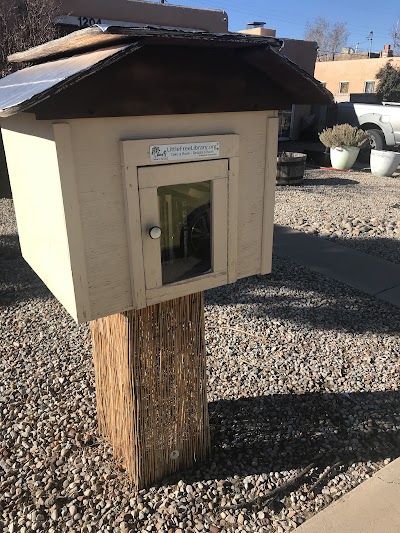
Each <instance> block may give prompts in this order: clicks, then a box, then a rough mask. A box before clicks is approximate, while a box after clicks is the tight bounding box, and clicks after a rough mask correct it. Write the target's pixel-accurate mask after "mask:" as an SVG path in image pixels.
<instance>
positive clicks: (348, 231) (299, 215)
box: [275, 169, 400, 263]
mask: <svg viewBox="0 0 400 533" xmlns="http://www.w3.org/2000/svg"><path fill="white" fill-rule="evenodd" d="M396 198H400V178H399V177H395V178H394V177H389V178H387V177H382V178H379V177H377V176H373V175H371V174H370V173H367V172H361V171H351V172H346V173H344V172H340V171H326V170H323V169H307V170H306V171H305V180H304V183H303V185H301V186H290V187H289V186H288V187H278V188H277V189H276V204H275V222H276V223H277V224H281V225H284V226H290V227H292V228H294V229H297V230H299V231H303V232H304V233H308V234H314V235H318V236H320V237H323V238H327V239H333V240H336V241H338V242H339V243H340V244H343V245H346V246H351V247H353V248H357V249H359V250H360V251H363V252H366V253H368V254H372V255H376V256H378V257H381V258H382V259H386V260H387V261H392V262H394V263H400V242H399V238H400V204H398V203H395V199H396Z"/></svg>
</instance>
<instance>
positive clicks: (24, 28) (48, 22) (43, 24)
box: [0, 0, 59, 77]
mask: <svg viewBox="0 0 400 533" xmlns="http://www.w3.org/2000/svg"><path fill="white" fill-rule="evenodd" d="M6 4H8V3H7V2H6V3H4V2H2V3H1V4H0V77H2V76H5V75H6V74H9V73H10V72H12V70H13V69H14V68H15V67H13V66H12V65H10V64H8V63H7V56H9V55H10V54H13V53H14V52H19V51H22V50H26V49H28V48H31V47H33V46H37V45H39V44H42V43H44V42H46V41H50V40H52V39H54V38H55V37H57V36H58V30H57V28H56V26H55V24H54V18H55V16H56V15H57V13H58V10H59V5H58V4H57V3H56V2H54V1H53V0H25V1H24V4H23V5H22V6H19V7H16V6H15V3H13V4H12V5H11V6H10V5H6Z"/></svg>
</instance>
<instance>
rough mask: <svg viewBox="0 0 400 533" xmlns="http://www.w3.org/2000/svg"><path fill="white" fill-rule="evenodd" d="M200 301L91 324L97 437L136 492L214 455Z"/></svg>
mask: <svg viewBox="0 0 400 533" xmlns="http://www.w3.org/2000/svg"><path fill="white" fill-rule="evenodd" d="M203 305H204V304H203V294H202V293H197V294H192V295H189V296H183V297H181V298H177V299H175V300H170V301H167V302H163V303H160V304H156V305H152V306H150V307H146V308H145V309H141V310H139V311H128V312H126V313H123V314H118V315H113V316H109V317H106V318H101V319H99V320H96V321H93V322H91V331H92V339H93V358H94V366H95V375H96V397H97V415H98V422H99V429H100V431H101V433H103V434H104V435H106V436H107V437H108V439H109V440H110V442H111V445H112V447H113V451H114V454H115V456H116V457H120V458H121V459H122V461H123V464H124V465H125V467H126V469H127V471H128V473H129V474H130V476H131V478H132V480H133V482H134V484H135V486H136V487H138V488H143V487H146V486H148V485H150V484H151V483H152V482H154V481H155V480H157V479H160V478H162V477H164V476H166V475H167V474H170V473H172V472H175V471H176V470H181V469H184V468H187V467H190V466H192V464H193V461H194V460H196V461H202V460H203V459H204V458H205V457H206V456H207V453H208V451H209V445H210V432H209V425H208V410H207V398H206V361H205V349H204V309H203Z"/></svg>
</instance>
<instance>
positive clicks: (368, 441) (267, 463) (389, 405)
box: [172, 391, 400, 483]
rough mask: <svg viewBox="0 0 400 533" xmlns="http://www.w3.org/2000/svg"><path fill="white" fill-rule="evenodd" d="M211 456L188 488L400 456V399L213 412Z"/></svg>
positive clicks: (356, 398) (278, 402)
mask: <svg viewBox="0 0 400 533" xmlns="http://www.w3.org/2000/svg"><path fill="white" fill-rule="evenodd" d="M209 413H210V425H211V432H212V452H211V458H210V460H209V461H208V462H206V463H203V464H202V465H200V467H197V470H196V471H195V470H191V471H187V472H186V473H183V474H182V472H181V473H180V474H177V475H176V476H172V477H173V478H174V479H175V478H176V479H177V480H179V479H184V480H185V481H186V482H187V483H192V482H193V481H199V480H200V479H203V478H204V477H205V479H209V478H217V479H224V478H226V477H228V476H234V475H236V474H237V475H239V476H247V475H254V474H263V473H269V472H282V471H287V470H292V469H300V468H303V467H305V466H307V465H308V464H310V463H312V462H314V461H315V460H316V458H317V456H318V460H317V462H318V465H319V466H320V467H325V466H329V465H332V464H333V463H334V462H336V461H337V459H340V460H343V463H345V464H351V463H355V462H359V461H363V462H367V461H378V460H384V459H386V458H396V457H398V456H399V455H400V392H397V391H385V392H372V393H367V392H363V393H352V394H333V393H332V394H330V393H323V394H317V393H312V394H311V393H310V394H304V395H295V394H293V395H288V394H286V395H271V396H260V397H256V398H243V399H238V400H229V401H228V400H220V401H216V402H212V403H210V404H209Z"/></svg>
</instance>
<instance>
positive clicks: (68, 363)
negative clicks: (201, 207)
mask: <svg viewBox="0 0 400 533" xmlns="http://www.w3.org/2000/svg"><path fill="white" fill-rule="evenodd" d="M346 176H348V175H347V174H346ZM314 178H316V179H318V180H319V179H320V177H319V178H318V176H317V175H314ZM314 178H313V177H310V180H309V181H312V179H314ZM324 179H325V178H324ZM328 179H333V178H328ZM335 179H336V180H338V179H339V178H337V177H336V178H335ZM340 179H345V178H340ZM346 179H352V180H353V181H359V182H360V183H363V184H364V185H365V187H366V188H367V191H368V193H370V188H371V187H372V185H373V183H372V178H368V179H367V178H365V179H364V177H363V176H361V177H359V176H358V174H357V175H355V176H351V175H350V176H348V177H346ZM363 180H364V181H363ZM368 180H370V181H368ZM374 180H376V178H374ZM389 181H390V180H389ZM389 181H386V179H382V181H379V183H380V184H381V185H380V186H382V187H387V191H388V192H387V195H385V194H383V193H382V190H381V191H380V193H382V194H381V196H382V203H379V202H377V197H378V193H377V194H376V196H375V197H373V198H374V203H375V204H377V205H376V211H377V213H376V215H373V213H372V208H371V209H370V210H369V213H368V216H367V214H366V213H365V212H364V211H365V210H366V205H367V204H366V203H368V202H369V200H368V199H367V197H368V195H363V194H361V192H360V193H359V194H358V193H357V191H358V189H356V185H354V184H353V185H351V187H353V189H354V190H353V189H351V188H350V185H348V186H347V189H346V193H343V192H340V193H339V192H338V191H337V190H336V189H338V187H339V185H340V186H342V183H341V182H340V183H339V184H338V185H337V186H336V185H332V184H330V185H315V186H312V185H309V184H308V182H307V183H306V185H305V186H304V187H303V189H301V188H299V187H296V188H291V189H290V190H289V189H288V190H285V191H284V192H282V188H280V189H279V191H277V219H278V221H279V223H285V224H286V225H292V227H295V223H294V221H293V218H292V217H293V216H294V215H293V214H297V218H298V219H300V217H301V222H299V223H298V227H300V228H301V227H303V228H306V224H309V228H310V229H309V230H306V229H303V230H302V231H313V232H317V233H318V232H319V228H321V231H322V230H324V232H327V233H329V232H331V230H332V231H333V230H335V232H336V234H337V239H340V242H342V240H343V241H344V240H346V239H347V237H346V235H347V232H348V231H353V230H350V229H346V227H345V225H347V228H349V227H351V228H355V229H360V235H359V236H358V237H357V239H358V241H365V242H367V241H368V240H369V238H370V237H369V235H370V234H371V232H373V231H375V230H374V228H376V227H380V228H382V229H381V230H380V231H382V232H383V233H382V234H384V235H385V238H386V239H387V240H389V239H392V240H393V239H394V238H395V237H394V234H395V231H397V230H398V229H399V224H398V218H396V216H397V214H396V213H398V211H396V210H395V209H394V208H393V209H391V208H390V209H389V207H390V206H389V207H388V205H389V204H390V201H389V200H388V196H390V195H392V197H395V196H396V195H395V194H394V190H393V187H396V186H397V185H396V183H395V181H394V180H393V181H390V183H389ZM307 187H314V188H315V192H313V191H314V189H312V190H308V189H306V188H307ZM351 191H353V192H351ZM328 193H329V194H328ZM350 193H351V194H350ZM308 195H310V198H312V200H311V199H310V200H309V199H308ZM313 195H314V196H313ZM329 195H333V196H334V198H335V199H336V198H339V199H338V205H339V206H340V205H342V204H341V202H344V201H345V198H346V197H347V198H352V200H351V201H350V199H348V200H347V202H348V203H347V204H346V206H347V207H346V209H344V208H343V209H342V208H340V210H341V211H340V213H339V208H338V209H337V210H336V213H335V210H334V209H333V205H336V204H335V202H333V201H332V200H329ZM351 195H352V196H351ZM326 196H327V198H325V197H326ZM364 196H365V197H364ZM398 196H399V195H398V194H397V197H398ZM317 199H318V201H317ZM285 202H286V204H285V205H286V207H284V206H283V205H282V204H283V203H285ZM328 206H329V209H328ZM352 206H354V207H352ZM357 206H359V207H357ZM382 206H386V207H384V208H383V207H382ZM350 208H351V209H350ZM382 209H386V211H387V212H382ZM336 215H337V218H339V216H340V217H341V218H340V220H339V222H338V223H337V224H336V223H335V224H336V225H335V224H334V223H333V221H334V218H335V217H336ZM374 216H375V218H376V220H373V217H374ZM335 220H336V218H335ZM343 221H344V222H343ZM342 222H343V223H342ZM296 224H297V223H296ZM362 227H368V228H372V229H371V230H369V231H364V232H361V228H362ZM340 232H341V233H340ZM392 234H393V236H392ZM16 235H17V228H16V224H15V218H14V214H13V209H12V202H11V201H10V200H3V199H1V200H0V276H1V277H0V289H1V291H2V309H1V311H0V313H1V315H0V316H1V319H0V338H1V339H2V357H1V359H0V375H1V380H0V405H1V408H0V421H1V428H2V429H1V433H0V491H1V493H2V515H1V522H2V523H1V524H0V525H1V527H3V528H4V530H5V531H7V530H8V531H10V530H12V531H21V532H22V533H23V532H24V531H26V532H27V531H49V533H50V532H51V531H54V532H56V531H64V530H68V531H71V532H74V531H82V532H84V533H86V532H87V533H94V532H96V531H105V532H107V531H110V532H113V533H114V532H115V533H117V532H118V531H120V533H125V532H130V531H144V532H145V531H149V532H154V531H157V528H158V530H159V531H166V532H168V533H170V532H172V533H173V532H176V533H183V532H186V531H210V532H211V533H219V532H221V533H223V532H224V531H232V532H235V533H236V532H237V531H249V532H253V531H257V532H260V533H264V532H265V533H267V532H270V531H271V532H274V533H276V532H278V531H282V532H287V531H290V530H292V529H294V528H295V527H296V526H297V525H300V524H301V523H302V522H304V520H305V518H306V517H307V518H308V517H310V516H312V515H313V514H315V513H316V512H318V511H319V510H321V509H323V508H324V507H326V505H328V504H329V503H331V502H332V501H335V500H336V499H337V498H339V497H340V495H342V494H344V493H346V492H348V491H349V490H351V489H352V488H354V487H355V486H357V485H358V484H360V483H361V482H363V481H364V480H365V479H368V477H370V476H372V475H374V473H375V472H376V471H377V470H379V469H380V468H382V467H383V466H384V464H388V463H389V462H390V461H391V460H392V459H393V458H394V457H397V455H398V446H397V443H396V442H394V441H393V440H392V437H391V436H392V435H395V434H396V433H398V432H399V431H400V414H399V413H400V399H399V397H398V393H397V390H398V384H399V382H400V381H399V380H400V369H399V364H398V345H399V344H398V343H399V338H398V332H399V330H400V319H399V315H398V313H396V312H393V308H392V307H391V306H390V305H389V304H384V303H383V302H379V301H378V300H375V299H374V298H372V297H370V296H367V295H364V294H361V293H358V292H357V291H353V290H352V289H350V288H348V287H345V286H343V285H341V284H339V283H336V282H334V281H331V280H329V279H327V278H324V277H323V276H321V275H318V274H315V273H312V272H309V271H306V270H304V269H302V268H301V267H298V266H296V265H295V264H293V263H291V262H290V261H288V260H282V259H279V258H274V269H273V273H272V274H271V275H270V276H256V277H253V278H245V279H242V280H240V281H238V282H237V283H236V284H234V285H229V286H226V287H221V288H217V289H214V290H211V291H207V293H206V300H205V303H206V305H205V317H206V348H207V380H208V390H207V392H208V399H209V415H210V426H211V432H212V454H211V457H210V459H209V460H207V461H205V462H204V463H201V464H198V465H196V466H195V467H194V468H193V469H190V470H188V471H186V472H179V473H177V474H174V475H171V476H169V477H166V478H164V479H163V480H162V482H160V483H158V484H157V485H156V486H154V487H151V488H149V489H148V490H142V491H140V493H139V494H135V493H134V491H133V490H132V486H131V484H130V482H129V479H128V478H127V476H126V474H125V473H124V471H123V469H122V468H120V466H119V464H118V463H117V462H116V461H115V459H114V458H113V456H112V450H111V447H110V446H109V445H108V444H107V442H105V440H104V439H103V438H102V437H101V436H100V435H99V433H98V429H97V421H96V398H95V380H94V374H93V366H92V356H91V340H90V331H89V327H88V325H81V326H77V325H76V324H75V323H74V321H73V320H72V319H71V318H70V317H69V315H68V314H67V312H66V311H65V310H64V309H63V308H62V307H61V306H60V305H59V303H58V302H57V301H56V300H55V299H54V298H53V297H52V296H51V295H50V293H49V291H48V290H47V289H46V288H45V287H44V285H43V284H42V282H41V281H40V280H39V278H38V277H37V276H36V275H35V274H34V273H33V272H32V270H31V269H30V268H29V267H28V266H27V265H26V263H25V262H24V261H23V259H22V258H21V255H20V250H19V245H18V240H17V237H16ZM388 235H389V237H388ZM396 238H398V237H396ZM392 240H390V242H392ZM372 244H373V240H372V241H371V245H372ZM380 250H381V248H380V247H379V246H378V251H377V252H376V254H377V255H379V253H380ZM392 252H393V251H392ZM393 253H394V254H395V252H393ZM394 259H395V255H393V256H392V260H394ZM243 331H244V333H243ZM86 436H89V437H86ZM321 452H322V456H323V458H324V459H323V460H322V464H321V468H320V471H319V472H318V475H320V474H321V472H322V471H324V469H325V468H326V467H327V466H329V465H330V464H332V462H333V461H334V460H335V457H336V456H337V455H338V454H339V455H340V454H341V453H346V454H347V456H349V457H350V458H351V461H350V462H349V464H347V463H346V466H344V467H341V468H340V469H339V470H338V471H334V472H333V473H332V475H331V476H329V477H328V479H327V480H326V481H325V482H324V483H323V484H322V487H321V490H320V491H318V490H316V491H315V492H313V494H312V495H310V494H309V493H308V492H307V490H306V488H307V486H309V482H307V484H306V487H304V486H300V488H297V489H295V490H292V491H291V492H289V493H288V494H287V495H286V496H282V498H281V499H279V501H274V504H271V505H269V506H267V505H264V504H263V505H261V506H260V507H254V508H253V507H251V506H249V507H246V508H243V509H242V508H241V509H238V510H234V509H227V508H226V509H225V511H222V512H221V508H220V506H221V505H225V506H226V507H230V506H233V505H237V504H241V503H243V502H247V501H249V500H250V499H254V498H258V497H259V496H260V497H261V496H263V495H265V494H266V493H267V491H269V490H273V489H274V488H276V487H277V486H280V485H281V484H283V483H285V482H286V481H288V480H289V479H290V478H291V477H292V476H293V475H295V474H296V473H298V472H299V470H300V469H301V468H302V467H304V465H305V464H308V463H309V462H311V461H313V460H314V459H315V457H316V456H317V455H318V454H319V453H321ZM188 480H190V481H188ZM315 480H316V477H315V478H313V479H312V481H315ZM1 527H0V529H1ZM10 528H11V529H10Z"/></svg>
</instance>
